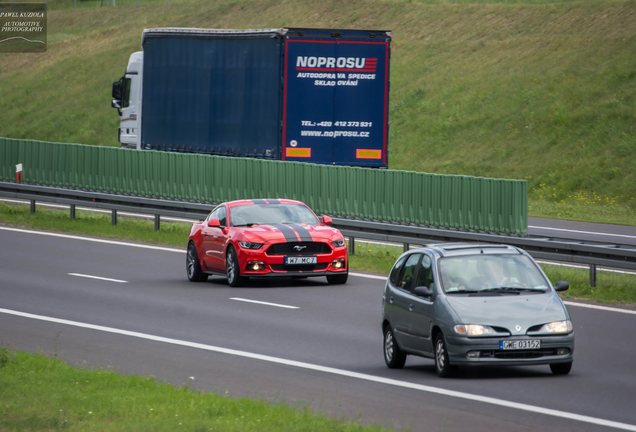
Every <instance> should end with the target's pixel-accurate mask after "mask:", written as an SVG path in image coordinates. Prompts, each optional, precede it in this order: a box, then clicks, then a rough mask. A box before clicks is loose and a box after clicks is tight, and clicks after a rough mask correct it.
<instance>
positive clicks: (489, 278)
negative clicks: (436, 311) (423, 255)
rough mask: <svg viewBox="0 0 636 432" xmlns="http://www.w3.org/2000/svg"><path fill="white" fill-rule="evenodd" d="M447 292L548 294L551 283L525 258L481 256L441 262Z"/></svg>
mask: <svg viewBox="0 0 636 432" xmlns="http://www.w3.org/2000/svg"><path fill="white" fill-rule="evenodd" d="M438 269H439V273H440V278H441V282H442V287H443V289H444V291H445V292H446V293H449V294H451V293H457V294H460V293H465V294H483V295H486V294H487V293H488V294H492V295H497V294H508V295H515V294H520V293H525V292H545V290H546V289H547V288H548V282H547V281H546V280H545V278H544V276H543V275H542V274H541V272H540V271H539V269H538V268H537V267H536V266H535V265H534V264H533V263H532V261H531V260H530V259H528V257H526V256H524V255H505V254H501V255H494V254H479V255H465V256H454V257H446V258H442V259H440V260H439V268H438Z"/></svg>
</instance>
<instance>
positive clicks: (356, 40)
mask: <svg viewBox="0 0 636 432" xmlns="http://www.w3.org/2000/svg"><path fill="white" fill-rule="evenodd" d="M390 43H391V35H390V33H389V32H388V31H379V30H343V29H307V28H281V29H260V30H211V29H186V28H159V29H147V30H144V32H143V35H142V51H141V52H136V53H133V54H132V55H131V56H130V60H129V62H128V67H127V69H126V73H125V75H124V76H123V77H122V78H121V79H120V80H119V81H117V82H115V83H113V102H112V105H113V107H115V108H117V109H118V112H119V115H120V117H121V118H120V127H119V141H120V143H121V144H122V146H125V147H132V148H136V149H139V150H143V149H153V150H164V151H177V152H196V153H209V154H216V155H227V156H241V157H255V158H266V159H276V160H289V161H301V162H312V163H320V164H330V165H349V166H365V167H376V168H386V167H388V127H389V120H388V108H389V59H390Z"/></svg>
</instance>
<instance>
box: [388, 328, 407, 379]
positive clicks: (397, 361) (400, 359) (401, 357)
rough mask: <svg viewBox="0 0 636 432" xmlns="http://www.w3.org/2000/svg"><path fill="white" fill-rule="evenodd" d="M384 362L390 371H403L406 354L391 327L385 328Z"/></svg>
mask: <svg viewBox="0 0 636 432" xmlns="http://www.w3.org/2000/svg"><path fill="white" fill-rule="evenodd" d="M384 362H385V363H386V365H387V366H388V367H389V368H390V369H402V368H403V367H404V363H406V353H405V352H404V351H402V350H401V349H400V347H399V346H398V344H397V341H396V340H395V336H393V331H392V330H391V326H390V325H386V326H385V327H384Z"/></svg>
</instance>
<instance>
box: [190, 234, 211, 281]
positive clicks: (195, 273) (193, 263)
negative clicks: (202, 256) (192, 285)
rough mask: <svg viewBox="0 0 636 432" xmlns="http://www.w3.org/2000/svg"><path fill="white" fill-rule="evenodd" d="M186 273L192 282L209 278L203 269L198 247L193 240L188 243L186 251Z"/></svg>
mask: <svg viewBox="0 0 636 432" xmlns="http://www.w3.org/2000/svg"><path fill="white" fill-rule="evenodd" d="M186 274H187V275H188V280H189V281H190V282H205V281H206V280H208V275H207V274H205V273H203V271H202V270H201V266H200V265H199V257H198V256H197V248H196V247H195V246H194V244H193V243H192V242H190V243H188V251H187V252H186Z"/></svg>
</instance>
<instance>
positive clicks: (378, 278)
mask: <svg viewBox="0 0 636 432" xmlns="http://www.w3.org/2000/svg"><path fill="white" fill-rule="evenodd" d="M0 230H4V231H13V232H20V233H25V234H37V235H45V236H51V237H59V238H67V239H73V240H84V241H90V242H95V243H104V244H112V245H117V246H130V247H137V248H142V249H151V250H160V251H164V252H176V253H185V252H186V251H185V249H176V248H168V247H162V246H150V245H142V244H137V243H126V242H121V241H115V240H104V239H96V238H91V237H81V236H75V235H68V234H58V233H51V232H46V231H32V230H26V229H21V228H10V227H1V226H0ZM349 274H350V275H351V276H356V277H362V278H367V279H376V280H384V281H386V277H383V276H376V275H367V274H364V273H353V272H349ZM568 304H569V305H570V306H581V307H586V308H590V309H599V310H604V311H609V312H619V313H632V311H630V310H627V309H620V308H613V307H608V306H596V305H590V304H587V303H574V302H568Z"/></svg>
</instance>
